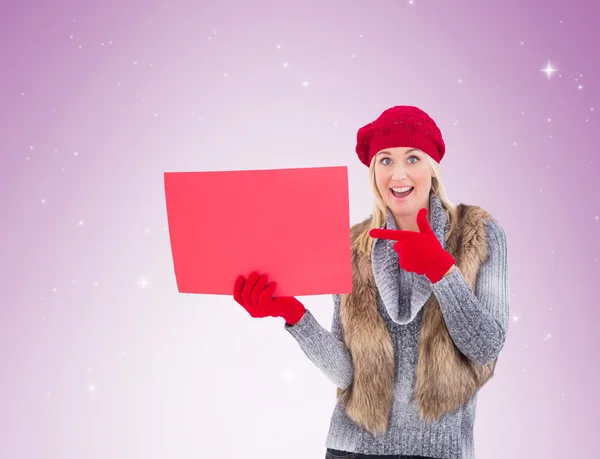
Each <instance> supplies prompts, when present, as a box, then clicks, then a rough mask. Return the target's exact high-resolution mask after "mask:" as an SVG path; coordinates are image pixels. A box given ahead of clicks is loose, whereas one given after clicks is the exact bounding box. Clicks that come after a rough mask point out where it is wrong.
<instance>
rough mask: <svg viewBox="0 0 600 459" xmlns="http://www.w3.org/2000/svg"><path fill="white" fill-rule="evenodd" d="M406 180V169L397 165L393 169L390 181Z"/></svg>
mask: <svg viewBox="0 0 600 459" xmlns="http://www.w3.org/2000/svg"><path fill="white" fill-rule="evenodd" d="M405 178H406V169H405V168H404V166H402V165H398V166H396V167H394V172H393V173H392V180H403V179H405Z"/></svg>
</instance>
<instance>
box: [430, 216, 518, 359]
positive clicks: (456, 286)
mask: <svg viewBox="0 0 600 459" xmlns="http://www.w3.org/2000/svg"><path fill="white" fill-rule="evenodd" d="M487 235H488V250H489V258H488V260H487V261H486V262H485V263H484V264H483V265H482V266H481V269H480V272H479V275H478V277H477V282H476V290H475V293H474V292H473V290H471V288H470V287H469V285H468V284H467V282H466V281H465V279H464V277H463V275H462V273H461V272H460V269H458V268H455V269H453V270H452V271H451V272H449V273H448V274H447V275H446V276H445V277H443V278H442V279H441V280H440V281H438V282H436V283H434V284H432V286H433V291H434V293H435V295H436V297H437V299H438V302H439V304H440V308H441V311H442V314H443V316H444V320H445V322H446V326H447V328H448V332H449V333H450V336H451V337H452V340H453V341H454V343H455V344H456V346H457V347H458V349H459V350H460V351H461V352H462V353H463V354H464V355H465V356H467V357H468V358H469V359H471V360H473V361H474V362H476V363H478V364H481V365H485V364H487V363H490V362H492V361H493V360H494V359H496V357H498V355H499V353H500V351H501V350H502V348H503V346H504V342H505V340H506V332H507V329H508V319H509V303H510V289H509V284H508V260H507V258H508V257H507V255H508V254H507V246H506V234H505V232H504V230H503V229H502V227H501V226H500V225H499V224H498V223H497V222H496V221H495V220H491V219H490V220H488V221H487Z"/></svg>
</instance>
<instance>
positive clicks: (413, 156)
mask: <svg viewBox="0 0 600 459" xmlns="http://www.w3.org/2000/svg"><path fill="white" fill-rule="evenodd" d="M412 158H415V159H416V161H414V162H413V163H412V164H415V163H418V162H419V161H420V159H419V157H418V156H415V155H412V156H409V158H408V159H409V160H410V159H412Z"/></svg>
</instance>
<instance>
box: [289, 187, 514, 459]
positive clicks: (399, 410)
mask: <svg viewBox="0 0 600 459" xmlns="http://www.w3.org/2000/svg"><path fill="white" fill-rule="evenodd" d="M429 213H430V225H431V227H432V229H433V231H434V232H435V234H436V235H437V237H438V240H439V241H440V242H441V243H442V245H443V246H444V247H445V242H444V240H443V234H444V232H445V230H446V229H447V219H446V214H445V212H444V211H443V208H442V206H441V202H440V201H439V198H438V197H437V196H432V198H431V201H430V212H429ZM386 227H387V228H391V229H396V225H395V222H394V219H393V216H392V214H391V213H389V212H388V216H387V223H386ZM486 228H487V234H488V246H489V259H488V261H487V262H486V263H484V264H483V265H482V266H481V270H480V273H479V276H478V278H477V285H476V290H475V291H476V292H477V295H475V294H474V293H473V291H472V290H471V288H470V287H469V286H468V285H467V283H466V282H465V280H464V278H463V275H462V273H461V272H460V270H459V269H458V268H456V269H454V271H452V272H451V273H450V274H449V275H447V276H446V277H444V278H443V279H442V280H440V281H439V282H436V283H435V284H432V283H431V282H430V281H429V280H428V279H427V278H426V277H425V276H421V275H417V274H414V273H410V272H407V271H405V270H404V269H402V268H400V267H399V266H398V254H397V253H396V252H395V251H394V249H393V244H394V242H393V241H388V240H383V239H377V240H376V241H375V243H374V244H373V251H372V265H373V274H374V277H375V282H376V284H377V289H378V295H377V302H378V308H379V312H380V314H381V316H382V317H383V320H384V322H385V323H386V326H387V327H388V329H389V331H390V335H391V337H392V340H393V342H394V344H395V362H396V371H397V373H396V383H395V388H394V403H393V407H392V411H391V418H390V424H389V428H388V431H387V432H386V433H385V434H384V435H383V436H378V437H377V438H374V437H373V436H372V435H371V434H370V433H368V432H367V431H365V430H364V429H363V428H361V427H360V426H358V425H357V424H356V423H354V422H353V421H351V420H350V419H349V418H348V417H347V416H346V415H345V413H344V411H343V409H342V407H341V405H340V403H339V402H338V403H337V404H336V406H335V408H334V411H333V415H332V418H331V423H330V428H329V433H328V435H327V440H326V446H327V447H329V448H334V449H338V450H342V451H350V452H357V453H362V454H380V455H385V454H390V455H394V454H401V455H420V456H426V457H433V458H439V459H474V458H475V446H474V441H473V425H474V421H475V409H476V404H477V395H475V396H473V397H472V398H471V399H470V400H469V401H468V402H467V403H465V404H464V405H463V406H462V407H460V408H459V409H457V410H456V411H454V412H452V413H448V414H446V415H444V416H443V417H442V418H441V419H440V420H439V421H433V422H431V423H426V422H425V421H423V420H421V419H420V417H419V412H418V407H417V404H416V401H411V400H410V398H411V395H412V393H413V388H414V380H415V370H416V365H417V355H418V354H417V353H418V338H419V330H420V327H421V318H422V313H423V305H424V304H425V302H426V300H427V299H428V298H429V296H430V295H431V293H432V292H433V293H434V294H435V295H436V297H437V299H438V302H439V304H440V308H441V311H442V314H443V316H444V319H445V322H446V326H447V327H448V331H449V333H450V336H451V337H452V339H453V341H454V343H455V344H456V346H457V347H458V349H459V350H460V351H461V352H462V353H463V354H464V355H466V356H467V357H468V358H470V359H472V360H473V361H475V362H477V363H479V364H486V363H488V362H491V361H493V360H494V359H495V358H496V357H497V356H498V354H499V353H500V350H501V349H502V347H503V346H504V342H505V338H506V332H507V328H508V318H509V300H510V295H509V284H508V270H507V246H506V235H505V233H504V230H503V229H502V227H501V226H500V225H499V224H498V223H497V222H495V221H493V220H488V221H487V222H486ZM333 300H334V313H333V320H332V324H331V332H329V331H327V330H326V329H325V328H323V327H322V326H321V325H320V324H319V323H318V322H317V321H316V319H315V317H314V316H313V315H312V314H311V313H310V311H309V310H307V311H306V312H305V314H304V316H303V317H302V319H301V320H300V321H299V322H298V323H296V324H294V325H289V324H285V325H284V327H285V329H286V330H287V331H288V332H289V333H290V334H291V335H292V336H293V337H294V338H295V339H296V340H297V342H298V344H299V345H300V347H301V349H302V350H303V351H304V353H305V354H306V355H307V356H308V358H309V359H310V360H311V361H312V362H313V363H314V364H315V365H316V366H317V367H318V368H319V369H320V370H321V371H322V372H323V373H324V374H325V375H326V376H327V377H328V378H329V379H330V380H331V381H332V382H333V383H334V384H335V385H336V386H337V387H340V388H347V387H349V386H350V384H351V383H352V379H353V364H352V358H351V355H350V352H349V350H348V349H347V347H346V345H345V344H344V341H343V330H342V328H341V325H340V321H339V307H340V297H339V295H333Z"/></svg>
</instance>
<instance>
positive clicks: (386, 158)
mask: <svg viewBox="0 0 600 459" xmlns="http://www.w3.org/2000/svg"><path fill="white" fill-rule="evenodd" d="M384 161H391V159H390V158H388V157H386V156H384V157H383V158H381V161H380V162H381V163H382V164H386V163H384ZM387 164H389V163H387Z"/></svg>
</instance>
